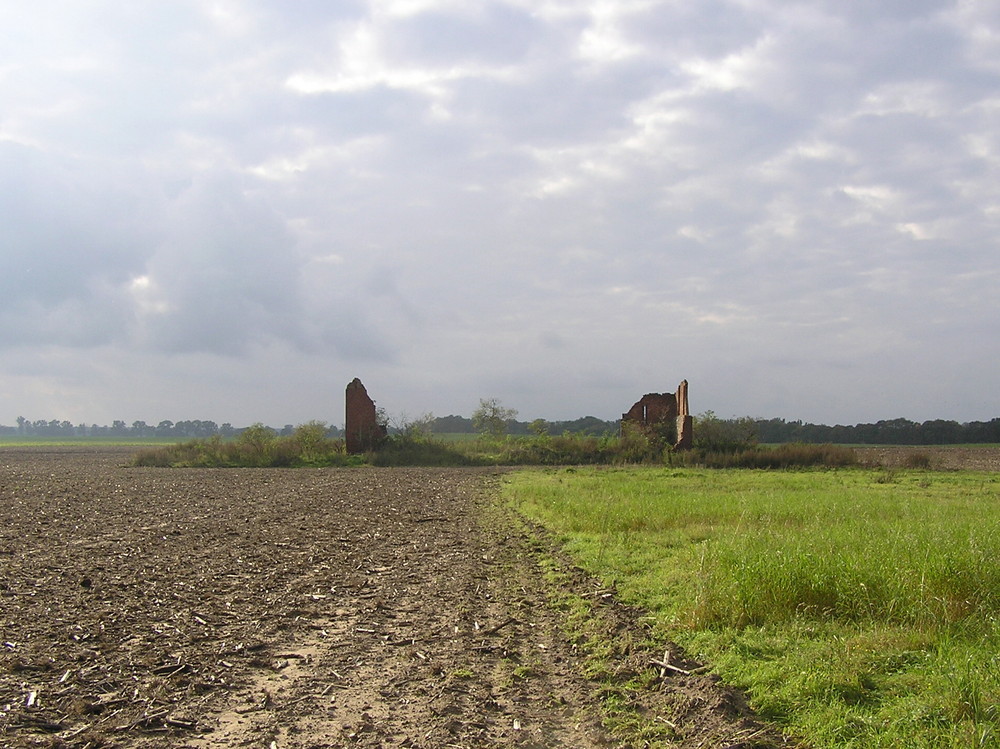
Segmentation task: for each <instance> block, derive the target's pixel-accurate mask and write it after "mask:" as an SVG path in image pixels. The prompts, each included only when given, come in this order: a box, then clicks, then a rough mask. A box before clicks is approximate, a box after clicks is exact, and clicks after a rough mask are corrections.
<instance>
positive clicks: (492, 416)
mask: <svg viewBox="0 0 1000 749" xmlns="http://www.w3.org/2000/svg"><path fill="white" fill-rule="evenodd" d="M516 418H517V410H516V409H513V408H505V407H504V405H503V404H502V403H501V402H500V400H499V399H497V398H487V399H483V398H480V399H479V408H477V409H476V410H475V411H473V412H472V426H473V428H474V429H475V430H476V431H477V432H479V433H480V434H482V435H488V436H490V437H503V436H504V435H505V434H507V429H508V428H509V422H511V421H513V420H514V419H516Z"/></svg>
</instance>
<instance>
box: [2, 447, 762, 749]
mask: <svg viewBox="0 0 1000 749" xmlns="http://www.w3.org/2000/svg"><path fill="white" fill-rule="evenodd" d="M128 455H129V454H128V452H127V450H123V449H120V448H119V449H114V448H103V449H98V448H92V449H81V448H31V449H18V448H4V449H2V450H0V745H3V746H5V747H29V746H32V747H33V746H46V747H71V748H74V749H85V748H86V749H97V747H190V748H191V749H196V748H200V749H210V748H216V747H219V748H221V747H264V748H268V747H275V748H277V749H286V748H288V747H342V746H369V747H374V746H398V747H480V746H483V747H485V746H526V747H557V746H565V747H584V748H585V747H611V746H641V745H642V744H641V743H634V744H629V743H628V742H627V741H626V740H625V739H623V738H621V737H620V736H619V737H615V736H614V735H612V734H611V733H609V731H608V730H607V729H606V728H605V727H604V725H603V722H602V721H603V713H602V708H601V700H602V692H601V690H602V689H603V688H605V687H606V682H605V685H604V686H603V687H602V685H601V684H599V683H597V682H596V681H592V680H590V679H588V678H587V677H586V676H585V675H584V672H583V669H582V667H581V665H582V651H583V649H585V647H586V643H581V642H580V641H579V640H578V639H577V640H575V641H571V638H570V637H569V636H568V635H567V634H566V628H565V626H564V625H565V622H564V621H563V616H564V615H563V614H560V613H559V611H558V608H557V607H554V606H553V605H552V590H551V588H552V582H551V580H549V581H546V579H545V578H544V576H543V575H542V573H541V572H540V571H539V566H538V564H537V557H538V556H539V555H541V554H547V555H553V554H555V552H554V550H553V549H552V546H551V543H550V542H549V541H548V540H547V539H546V538H545V537H544V535H543V534H540V533H538V532H537V531H533V530H530V529H526V528H525V527H524V526H523V525H521V524H518V523H516V522H508V521H509V520H510V518H508V517H507V516H505V515H504V512H505V511H504V510H502V509H500V508H498V507H497V505H496V503H495V501H494V500H493V496H494V495H495V486H496V483H497V482H498V481H499V476H500V472H499V471H497V470H485V469H426V470H425V469H369V468H360V469H330V470H324V469H317V470H312V469H299V470H270V469H260V470H257V469H232V470H225V469H219V470H198V469H153V468H132V467H127V466H126V463H127V460H128ZM565 573H566V574H567V575H568V577H567V578H566V579H567V580H569V581H570V582H569V583H567V584H568V585H570V586H571V587H572V588H573V592H575V593H577V594H579V595H583V596H590V597H592V598H593V599H594V600H595V601H598V602H599V603H600V605H599V606H596V607H595V609H594V613H593V616H594V617H597V618H598V619H600V626H601V627H602V628H603V631H604V632H605V637H606V638H607V641H608V642H610V643H611V644H612V649H613V650H614V658H616V659H617V660H616V661H615V663H616V665H615V672H616V673H615V674H614V675H613V677H612V681H614V679H616V678H617V679H618V680H619V681H621V682H624V681H625V680H626V679H628V678H631V677H634V676H635V675H636V674H641V673H647V672H649V673H652V674H653V678H652V679H649V680H647V683H649V684H651V686H648V687H646V688H645V689H644V690H642V691H641V692H635V693H626V698H627V700H629V701H631V704H632V707H634V708H635V710H636V712H637V714H640V715H644V716H645V717H646V718H647V719H649V720H651V721H653V722H654V723H655V724H657V725H660V726H662V727H664V731H667V733H668V734H669V736H670V737H671V738H672V740H674V741H676V743H675V744H672V745H674V746H681V747H685V746H689V747H694V746H706V747H715V746H733V747H736V746H746V747H749V746H773V745H776V744H778V743H781V740H780V739H779V738H776V737H774V736H773V735H772V734H771V733H770V732H769V731H768V730H766V729H765V728H763V727H762V726H761V725H759V724H758V723H757V722H756V721H755V720H754V719H753V718H752V716H750V715H749V714H748V711H747V710H746V708H745V706H744V704H743V702H742V700H741V698H740V696H739V695H738V694H736V693H733V692H731V691H729V690H726V689H724V688H723V687H722V686H721V685H719V684H718V683H717V682H716V681H715V680H714V679H713V678H712V677H710V676H704V675H696V674H690V675H686V674H683V673H681V672H679V671H675V670H671V669H659V668H657V667H656V666H654V665H651V662H652V661H654V660H657V659H662V658H663V650H662V647H663V646H662V645H659V646H657V649H655V650H653V649H651V648H652V646H651V645H649V644H648V642H647V641H646V640H647V638H646V633H645V631H644V630H643V629H642V628H641V627H640V626H639V625H638V624H637V617H636V616H635V612H631V611H629V610H628V609H626V608H624V607H622V606H620V605H618V604H617V603H616V601H615V599H614V596H613V595H612V594H611V593H609V592H605V591H601V590H599V589H598V587H597V586H596V584H595V583H594V582H593V581H590V580H588V579H587V578H586V577H584V576H582V575H581V574H579V573H578V572H576V571H575V570H573V569H572V568H571V567H569V566H568V565H567V566H566V569H565ZM672 663H673V664H678V665H679V666H683V667H685V670H691V668H692V667H694V666H696V665H697V664H691V663H689V662H685V661H684V660H683V657H682V656H681V655H680V654H679V653H676V654H675V655H674V659H673V661H672ZM657 672H658V673H659V674H660V675H659V677H657V676H656V674H657ZM604 696H606V693H605V694H604Z"/></svg>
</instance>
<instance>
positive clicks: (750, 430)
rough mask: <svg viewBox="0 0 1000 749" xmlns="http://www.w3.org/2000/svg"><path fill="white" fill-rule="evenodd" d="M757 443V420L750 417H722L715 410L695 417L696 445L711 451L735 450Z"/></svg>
mask: <svg viewBox="0 0 1000 749" xmlns="http://www.w3.org/2000/svg"><path fill="white" fill-rule="evenodd" d="M756 444H757V422H756V421H754V420H753V419H751V418H749V417H741V418H738V419H720V418H719V417H718V416H716V415H715V413H714V412H713V411H705V412H704V413H702V414H698V415H697V416H696V417H695V418H694V446H695V447H697V448H700V449H702V450H708V451H711V452H735V451H737V450H743V449H745V448H748V447H753V446H754V445H756Z"/></svg>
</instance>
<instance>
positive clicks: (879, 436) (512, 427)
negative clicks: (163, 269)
mask: <svg viewBox="0 0 1000 749" xmlns="http://www.w3.org/2000/svg"><path fill="white" fill-rule="evenodd" d="M514 413H515V414H516V412H514ZM699 420H701V421H702V422H703V424H704V426H709V423H711V425H712V426H713V428H715V427H723V426H728V427H730V428H732V430H735V431H739V433H740V434H743V435H744V436H750V435H752V437H753V438H755V439H756V441H758V442H763V443H789V442H803V443H811V444H826V443H831V444H841V445H850V444H858V445H954V444H969V443H1000V418H996V419H991V420H990V421H970V422H966V423H960V422H957V421H947V420H944V419H933V420H930V421H924V422H915V421H910V420H909V419H889V420H883V421H878V422H875V423H873V424H855V425H853V426H845V425H841V424H837V425H836V426H827V425H825V424H811V423H806V422H802V421H786V420H785V419H753V418H749V417H740V418H733V419H719V418H717V417H716V416H715V415H714V414H712V413H711V412H707V413H706V414H703V415H701V416H699V417H697V418H696V423H695V429H696V431H697V428H698V423H697V422H698V421H699ZM505 423H506V433H507V434H512V435H530V434H551V435H560V434H579V435H586V436H596V437H600V436H604V435H614V434H617V433H618V430H619V426H620V421H619V420H617V419H616V420H613V421H610V420H604V419H599V418H597V417H596V416H584V417H581V418H579V419H572V420H566V421H548V420H545V419H535V420H533V421H518V420H517V419H514V418H510V419H507V420H506V422H505ZM406 426H407V425H405V424H400V425H392V424H390V429H389V431H390V433H392V432H401V431H405V429H406ZM421 427H422V428H423V429H425V430H426V431H427V432H429V433H432V434H474V433H476V432H479V431H482V430H481V429H479V428H477V424H476V423H475V420H474V419H472V418H467V417H465V416H455V415H450V416H437V417H435V416H433V415H427V416H426V417H424V418H423V419H422V420H421ZM247 428H248V427H234V426H233V425H232V424H229V423H225V424H222V425H219V424H216V423H215V422H214V421H202V420H198V419H195V420H186V421H177V422H174V421H169V420H164V421H160V422H158V423H156V424H147V423H146V422H145V421H133V422H132V423H131V424H127V423H126V422H124V421H120V420H116V421H114V422H112V424H111V425H110V426H107V425H98V424H73V423H71V422H69V421H59V420H48V421H47V420H35V421H32V420H29V419H26V418H24V417H23V416H19V417H18V418H17V425H16V426H3V425H0V435H6V436H22V437H50V438H51V437H55V438H73V437H77V438H79V437H112V438H113V437H121V438H136V439H138V438H141V439H148V438H154V437H161V438H174V439H197V438H207V437H214V436H216V435H218V436H220V437H222V438H223V439H229V438H232V437H237V436H239V435H240V434H241V433H242V432H243V431H244V430H245V429H247ZM267 428H268V429H270V430H271V431H273V432H274V433H275V434H277V435H279V436H288V435H291V434H293V433H294V432H295V427H294V426H293V425H292V424H285V425H284V426H282V427H267ZM326 435H327V436H328V437H342V436H343V429H340V428H337V427H334V426H327V427H326Z"/></svg>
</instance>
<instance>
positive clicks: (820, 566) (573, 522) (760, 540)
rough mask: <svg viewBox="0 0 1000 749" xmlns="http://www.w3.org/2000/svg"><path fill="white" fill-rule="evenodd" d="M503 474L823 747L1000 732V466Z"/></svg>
mask: <svg viewBox="0 0 1000 749" xmlns="http://www.w3.org/2000/svg"><path fill="white" fill-rule="evenodd" d="M508 491H509V493H510V496H511V498H512V500H513V501H514V502H515V504H516V506H517V507H518V508H519V509H520V510H521V511H522V512H523V513H525V514H526V515H528V516H529V517H532V518H533V519H535V520H538V521H540V522H543V523H544V524H546V525H547V526H549V527H550V528H552V529H553V530H554V531H555V532H556V533H557V534H559V535H560V536H561V537H562V538H563V539H564V540H565V541H566V543H567V548H568V549H569V550H570V551H571V552H572V553H573V554H575V555H576V556H577V558H578V559H579V561H580V563H581V564H582V565H583V566H584V567H585V568H587V569H588V570H590V571H591V572H593V573H594V574H597V575H599V576H601V577H603V578H605V580H606V581H607V582H608V583H614V584H616V585H617V586H618V588H619V590H620V591H622V594H623V595H624V596H626V597H627V598H628V599H629V600H630V601H632V602H635V603H639V604H641V605H643V606H646V607H647V608H649V609H650V610H651V611H652V612H654V615H655V620H656V622H657V623H658V626H659V628H660V630H661V632H663V633H664V634H665V635H666V634H669V636H671V637H673V638H675V639H678V640H680V641H681V642H682V643H683V644H685V645H686V646H687V647H688V648H689V649H691V650H692V651H694V653H696V654H699V655H701V656H702V657H703V658H705V659H707V660H709V661H710V662H711V663H712V664H713V665H714V666H715V667H716V668H717V669H718V670H719V672H720V673H722V674H723V675H724V676H725V677H726V678H727V679H728V680H730V681H733V682H734V683H737V684H740V685H742V686H745V687H747V688H748V689H749V690H750V691H751V694H752V696H753V699H754V702H755V704H756V706H757V707H758V709H760V710H762V711H763V712H764V713H765V714H766V715H767V716H769V717H772V718H774V719H776V720H778V721H780V722H782V723H784V724H785V725H786V726H788V727H789V728H790V729H792V730H794V731H796V732H798V733H801V734H803V735H805V736H806V737H807V738H808V739H809V740H810V741H812V742H813V743H815V745H817V746H831V747H832V746H845V745H850V746H858V747H862V746H863V747H868V746H872V747H874V746H908V747H909V746H976V745H982V746H988V745H989V746H996V745H998V743H1000V711H998V708H997V705H998V704H1000V654H998V653H1000V514H998V513H997V510H998V509H1000V477H998V476H997V475H995V474H983V473H928V472H926V471H905V470H904V471H898V472H896V473H894V474H891V475H890V476H889V477H888V478H887V476H886V474H884V473H882V472H877V473H876V472H869V471H862V470H847V471H796V472H768V471H746V470H720V471H705V470H692V469H681V470H664V469H625V470H616V469H611V470H608V469H604V470H592V469H579V470H576V471H573V472H566V471H561V472H552V473H537V472H531V473H528V472H519V473H517V474H514V475H512V476H511V477H509V484H508Z"/></svg>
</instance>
